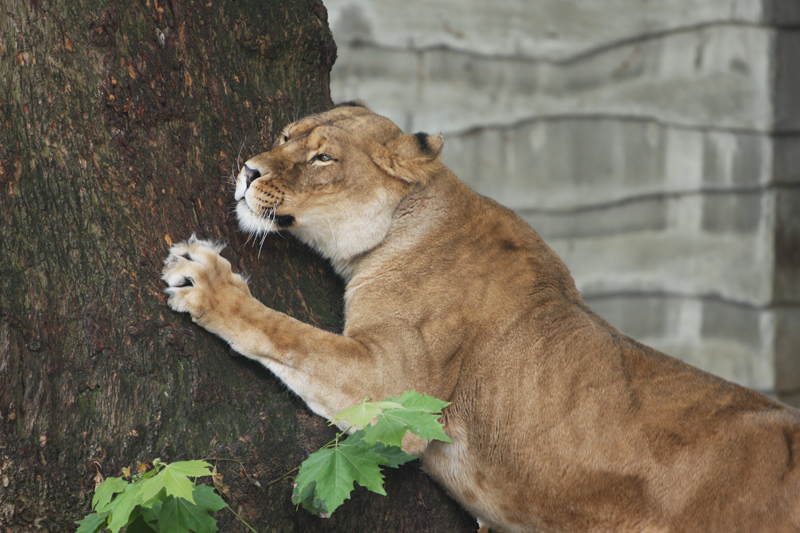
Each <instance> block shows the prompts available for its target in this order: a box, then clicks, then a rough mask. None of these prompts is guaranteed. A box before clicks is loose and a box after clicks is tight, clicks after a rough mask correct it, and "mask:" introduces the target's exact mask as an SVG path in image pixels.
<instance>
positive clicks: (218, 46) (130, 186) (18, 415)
mask: <svg viewBox="0 0 800 533" xmlns="http://www.w3.org/2000/svg"><path fill="white" fill-rule="evenodd" d="M335 54H336V52H335V45H334V43H333V41H332V38H331V35H330V32H329V30H328V27H327V20H326V12H325V8H324V7H323V6H322V4H321V3H320V2H319V1H318V0H295V1H293V2H288V1H275V0H202V1H198V2H190V1H188V0H172V1H169V0H132V1H129V0H125V1H122V0H110V1H109V0H106V1H103V0H70V1H66V0H62V1H60V2H56V1H47V0H33V1H30V0H0V117H1V120H0V528H2V531H4V532H9V531H14V532H23V531H25V532H27V531H53V532H55V531H58V532H64V531H73V530H74V526H73V525H72V524H73V522H74V520H76V519H79V518H80V517H82V516H84V515H85V514H86V513H87V512H88V511H89V502H90V500H91V495H92V491H93V490H94V486H95V479H96V476H97V474H102V475H103V476H118V475H120V471H121V468H123V467H125V466H131V465H134V466H135V465H136V464H137V463H139V462H142V463H146V462H149V461H151V460H152V459H153V458H155V457H161V458H162V459H164V460H167V461H174V460H180V459H188V458H203V457H208V456H217V457H224V458H230V459H236V460H238V461H241V463H242V465H243V467H244V468H242V467H241V466H240V465H239V464H237V463H234V462H219V469H220V471H221V472H222V473H223V474H224V475H225V481H226V483H229V484H230V485H231V487H232V501H231V502H230V503H231V505H232V507H233V508H234V509H235V510H236V511H237V512H238V513H239V514H241V515H242V516H243V517H245V518H246V519H247V520H249V521H250V522H251V524H253V525H254V526H255V528H256V529H257V530H258V531H260V532H265V531H342V532H345V531H382V532H385V531H459V530H463V531H469V530H472V529H473V524H474V522H472V521H471V520H470V519H469V518H468V517H467V516H466V515H464V514H463V513H462V512H461V511H459V509H458V507H457V506H456V505H455V504H454V503H453V502H452V501H450V500H449V499H448V498H447V496H446V495H445V494H444V493H443V492H442V491H441V490H440V489H439V488H438V487H437V486H435V485H434V484H433V483H432V482H431V481H430V480H429V479H428V478H427V477H425V476H424V475H423V474H422V473H421V472H420V471H419V468H418V467H417V466H414V464H413V463H412V465H408V466H406V467H404V468H403V469H402V470H401V471H399V472H390V473H389V474H388V476H387V477H388V483H387V491H388V492H389V494H390V497H389V498H383V497H380V496H376V495H372V494H369V493H366V492H364V491H357V493H356V494H355V496H354V499H353V501H351V502H348V503H347V504H346V505H345V506H344V507H343V508H342V509H340V510H339V511H338V512H337V513H336V515H335V516H334V518H332V519H330V520H323V519H320V518H317V517H313V516H311V515H309V514H307V513H306V512H305V511H303V510H302V509H301V510H295V508H294V506H293V505H292V504H291V502H290V499H289V498H290V493H291V481H289V480H286V481H281V482H279V483H277V484H275V485H272V486H270V487H268V488H267V483H268V482H269V481H270V480H271V479H274V478H277V477H279V476H280V475H281V474H283V473H284V472H286V471H288V470H290V469H291V468H293V467H294V466H296V465H298V464H299V463H300V461H302V460H303V459H304V458H305V457H306V456H307V454H308V453H310V452H312V451H314V450H315V449H316V448H317V447H318V446H320V445H321V444H323V443H325V442H327V440H329V438H330V437H331V435H332V432H331V431H330V429H329V428H328V427H327V426H326V424H325V422H324V421H323V420H321V419H320V418H319V417H316V416H314V415H312V414H310V412H309V411H307V410H306V409H305V407H304V406H303V405H302V403H301V402H300V401H299V400H298V399H297V398H296V397H294V396H292V395H291V394H290V393H289V392H288V391H287V390H286V389H285V387H283V386H282V385H281V384H280V383H279V382H278V381H277V380H276V379H275V378H273V377H272V376H271V375H270V374H269V373H268V372H267V371H266V370H264V369H262V368H261V367H259V366H258V365H256V364H253V363H250V362H248V361H246V360H244V359H243V358H239V357H231V356H230V355H229V353H228V350H227V348H226V346H225V345H224V344H223V343H222V342H221V341H219V340H217V339H216V338H214V337H212V336H210V335H209V334H207V333H205V332H204V331H202V330H201V329H199V328H197V327H195V326H193V325H192V323H191V321H190V320H189V318H188V317H187V316H186V315H178V314H175V313H172V312H171V311H170V310H169V309H168V308H167V307H166V306H165V302H164V295H163V294H162V287H161V284H160V281H159V275H160V271H161V266H162V260H163V258H164V256H165V254H166V251H167V248H168V243H169V242H170V241H177V240H182V239H185V238H187V237H188V236H189V235H190V234H191V233H192V232H197V234H198V235H200V236H202V237H206V238H213V239H218V240H222V241H226V242H228V243H230V246H229V247H228V249H227V250H226V252H225V253H224V254H223V255H226V257H228V258H229V259H230V260H231V261H232V263H233V264H234V266H235V268H238V269H239V271H243V272H245V273H246V274H252V281H251V286H252V289H253V292H254V294H255V295H256V296H257V297H259V298H260V299H261V300H262V301H264V302H265V303H266V304H267V305H270V306H272V307H274V308H276V309H279V310H282V311H285V312H287V313H288V314H290V315H293V316H295V317H297V318H299V319H301V320H304V321H306V322H309V323H311V324H316V325H318V326H320V327H323V328H328V329H331V330H336V329H337V328H339V327H340V326H341V291H342V288H341V285H340V283H339V282H338V281H337V280H336V278H335V277H334V275H333V274H332V273H331V271H330V270H329V269H328V267H327V265H326V264H325V263H324V262H323V261H322V260H320V259H319V258H318V257H315V256H314V255H313V254H312V253H311V252H309V251H307V250H306V249H305V248H303V247H302V246H301V245H299V244H297V243H296V242H294V241H293V240H291V239H289V238H283V237H280V236H273V237H270V238H268V239H266V241H264V242H263V245H255V246H254V245H253V243H246V242H245V239H244V237H243V236H242V235H240V234H238V233H237V232H236V230H235V223H234V221H233V218H232V216H231V214H230V208H231V199H230V197H231V194H230V193H231V190H230V189H231V187H230V185H229V182H228V177H229V176H230V174H231V171H232V169H233V168H234V167H235V166H236V161H237V154H238V152H239V150H240V148H242V154H243V155H244V156H247V155H249V154H253V153H256V152H258V151H261V150H263V149H265V148H266V147H268V146H270V145H271V141H272V137H273V135H274V134H275V133H276V132H277V131H278V129H279V128H280V127H281V126H282V125H283V124H284V123H285V122H287V121H290V120H292V119H294V118H296V117H299V116H302V115H305V114H307V113H311V112H314V111H317V110H320V109H323V108H326V107H327V106H329V105H330V104H331V102H330V98H329V93H328V74H329V71H330V67H331V64H332V62H333V60H334V58H335ZM259 253H260V258H259V257H258V256H259ZM245 471H246V473H247V476H249V477H250V478H251V479H253V480H255V481H258V482H259V483H260V484H261V487H260V488H259V487H257V486H256V485H254V484H251V483H250V482H248V479H247V477H246V476H245V475H244V472H245ZM218 518H219V520H220V529H221V530H222V531H232V532H236V531H245V529H244V527H242V526H241V525H240V524H238V522H236V521H235V520H234V519H233V518H232V515H230V513H227V514H226V512H221V513H218Z"/></svg>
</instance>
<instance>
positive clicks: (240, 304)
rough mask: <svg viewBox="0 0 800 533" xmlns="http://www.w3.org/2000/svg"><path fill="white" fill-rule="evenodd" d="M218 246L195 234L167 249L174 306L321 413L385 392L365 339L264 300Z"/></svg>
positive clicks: (331, 413)
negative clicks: (286, 311)
mask: <svg viewBox="0 0 800 533" xmlns="http://www.w3.org/2000/svg"><path fill="white" fill-rule="evenodd" d="M221 250H222V246H219V245H217V244H214V243H211V242H208V241H202V240H199V239H197V238H195V237H194V236H192V238H191V239H189V241H188V242H185V243H180V244H176V245H175V246H173V247H172V248H171V249H170V253H169V256H168V257H167V259H166V261H165V266H164V271H163V275H162V279H163V280H164V281H165V282H166V284H167V286H168V288H167V289H166V292H167V294H169V299H168V301H167V302H168V304H169V306H170V307H171V308H172V309H174V310H175V311H178V312H184V313H189V314H190V315H191V316H192V320H193V321H194V322H195V323H197V324H198V325H200V326H202V327H203V328H205V329H207V330H208V331H210V332H212V333H214V334H216V335H218V336H220V337H221V338H222V339H224V340H225V341H227V342H228V343H229V344H230V345H231V347H232V348H233V349H234V350H236V351H237V352H239V353H241V354H242V355H244V356H246V357H249V358H251V359H254V360H256V361H259V362H261V363H262V364H264V365H265V366H266V367H267V368H269V369H270V370H271V371H272V372H273V373H275V374H276V375H277V376H278V377H279V378H281V380H283V381H284V382H285V383H286V384H287V385H288V386H289V387H290V388H291V389H292V390H293V391H295V392H296V393H297V394H298V395H299V396H300V397H301V398H303V400H305V402H306V403H307V404H308V405H309V407H310V408H311V409H312V410H313V411H314V412H316V413H317V414H320V415H321V416H324V417H326V418H332V417H333V416H334V415H336V414H337V413H338V412H339V411H341V410H342V409H345V408H347V407H350V406H351V405H354V404H356V403H358V402H359V401H361V399H362V398H363V397H364V395H374V397H376V398H378V397H379V398H383V397H384V396H385V394H384V392H385V391H383V390H382V387H381V385H380V384H381V381H382V380H381V379H380V376H379V374H380V370H379V369H378V367H377V366H376V365H375V364H373V361H372V359H373V358H372V356H371V354H370V352H369V350H368V349H367V348H366V347H365V346H364V345H363V344H361V343H360V342H358V341H356V340H354V339H350V338H347V337H343V336H341V335H336V334H333V333H329V332H326V331H323V330H320V329H318V328H315V327H313V326H310V325H308V324H304V323H302V322H300V321H298V320H295V319H293V318H291V317H289V316H287V315H285V314H283V313H279V312H277V311H275V310H273V309H270V308H268V307H266V306H264V305H263V304H262V303H261V302H259V301H258V300H256V299H255V298H253V296H252V295H251V294H250V290H249V289H248V287H247V283H246V282H245V280H244V278H242V276H240V275H239V274H235V273H233V272H232V270H231V265H230V263H229V262H228V261H227V260H226V259H225V258H223V257H222V256H220V255H219V252H220V251H221Z"/></svg>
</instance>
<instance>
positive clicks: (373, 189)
mask: <svg viewBox="0 0 800 533" xmlns="http://www.w3.org/2000/svg"><path fill="white" fill-rule="evenodd" d="M441 148H442V140H441V137H440V136H436V137H429V136H427V135H425V134H416V135H405V134H403V132H402V131H401V130H400V129H399V128H398V127H397V126H396V125H394V124H393V123H392V122H391V121H390V120H388V119H386V118H384V117H381V116H379V115H376V114H375V113H373V112H372V111H370V110H369V109H367V108H366V107H363V106H362V105H360V104H356V105H344V106H339V107H336V108H334V109H332V110H330V111H327V112H325V113H321V114H319V115H313V116H311V117H308V118H305V119H303V120H301V121H299V122H294V123H292V124H289V125H288V126H286V128H284V129H283V131H282V132H281V134H280V135H279V137H278V139H277V141H276V143H275V147H274V148H273V149H271V150H270V151H268V152H264V153H261V154H259V155H257V156H255V157H253V158H252V159H249V160H248V161H247V162H245V165H244V167H243V168H242V170H241V171H240V172H239V175H238V177H237V180H236V193H235V198H236V202H237V206H236V213H237V216H238V219H239V224H240V226H241V228H242V229H243V230H244V231H246V232H249V233H252V234H260V233H268V232H271V231H278V230H281V229H287V230H289V231H290V232H292V233H293V234H294V235H296V236H297V237H299V238H300V239H301V240H303V241H305V242H306V243H308V244H309V245H311V246H313V247H314V248H316V249H317V250H319V251H320V252H321V253H323V255H325V256H327V257H328V258H330V259H331V260H332V261H333V262H334V265H336V264H337V262H346V261H347V260H349V259H351V258H352V257H354V256H356V255H358V254H360V253H363V252H364V251H366V250H369V249H371V248H373V247H374V246H376V245H377V244H378V243H379V242H380V241H381V240H382V239H383V237H384V236H385V235H386V232H387V231H388V228H389V224H390V223H391V217H392V213H393V212H394V210H395V208H396V207H397V205H398V203H399V202H400V201H401V200H402V199H403V197H404V196H405V195H406V194H408V192H409V191H410V190H412V189H413V188H414V187H415V186H419V185H424V183H426V182H427V180H428V179H429V178H430V176H431V175H432V173H434V172H435V171H436V170H437V169H438V168H441V165H440V163H438V157H439V155H440V153H441Z"/></svg>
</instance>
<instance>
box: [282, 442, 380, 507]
mask: <svg viewBox="0 0 800 533" xmlns="http://www.w3.org/2000/svg"><path fill="white" fill-rule="evenodd" d="M383 462H384V459H383V458H382V457H381V456H380V455H378V454H376V453H375V452H373V451H371V450H370V449H369V448H368V447H366V446H364V444H363V441H362V440H360V439H355V442H350V439H347V440H345V441H344V442H340V443H337V444H336V445H335V446H333V447H330V448H323V449H321V450H319V451H317V452H314V453H313V454H311V455H310V456H309V458H308V459H306V460H305V461H304V462H303V464H302V465H301V467H300V472H299V473H298V474H297V478H295V483H296V484H297V485H296V486H295V490H294V494H293V496H292V502H294V503H295V504H297V503H303V502H305V503H303V507H306V508H307V509H309V508H313V509H315V510H320V506H319V505H318V504H317V505H315V503H316V500H317V499H319V500H323V501H324V502H325V509H327V512H329V513H333V512H334V511H335V510H336V509H337V508H338V507H339V506H340V505H342V503H343V502H344V500H346V499H348V498H349V497H350V493H351V492H352V491H353V488H354V485H353V483H354V482H355V483H358V484H359V485H361V486H362V487H366V488H367V489H369V490H371V491H372V492H376V493H378V494H381V495H383V496H386V491H384V490H383V474H381V469H380V466H379V465H380V464H381V463H383ZM313 482H316V486H315V487H313V491H312V490H311V489H310V487H309V485H310V484H311V483H313ZM312 496H313V500H311V497H312Z"/></svg>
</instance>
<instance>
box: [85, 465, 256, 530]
mask: <svg viewBox="0 0 800 533" xmlns="http://www.w3.org/2000/svg"><path fill="white" fill-rule="evenodd" d="M211 474H212V472H211V465H210V464H208V463H206V462H204V461H179V462H176V463H171V464H167V463H162V462H161V461H160V460H159V459H155V460H154V461H153V469H152V470H150V471H148V472H143V473H141V474H137V475H134V476H133V477H132V478H131V482H127V481H125V480H124V479H122V478H116V477H110V478H107V479H106V480H105V481H104V482H103V483H102V484H101V485H100V486H99V487H97V489H96V490H95V492H94V497H93V498H92V510H93V511H94V512H93V513H91V514H90V515H88V516H87V517H86V518H84V519H83V520H81V521H80V522H78V525H79V526H80V527H78V531H77V533H98V532H100V531H101V530H103V529H105V528H107V529H109V530H110V531H111V533H118V532H119V530H120V529H122V528H123V527H124V528H125V531H126V533H190V532H192V531H193V532H194V533H213V532H214V531H217V522H216V520H214V518H213V517H212V516H211V515H210V514H209V512H214V511H219V510H220V509H222V508H224V507H227V506H228V505H227V504H226V503H225V502H224V501H223V499H222V498H220V497H219V495H218V494H217V493H215V492H214V489H213V488H211V487H209V486H207V485H195V484H194V483H193V482H192V481H191V480H190V479H189V478H190V477H195V478H196V477H201V476H210V475H211ZM251 529H252V528H251Z"/></svg>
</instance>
